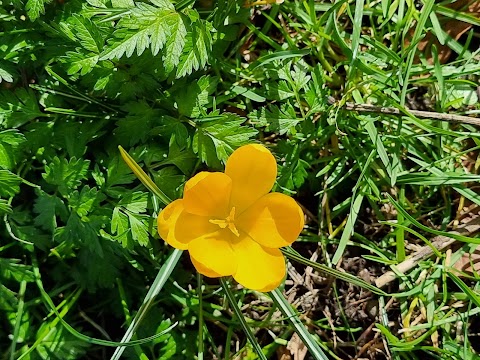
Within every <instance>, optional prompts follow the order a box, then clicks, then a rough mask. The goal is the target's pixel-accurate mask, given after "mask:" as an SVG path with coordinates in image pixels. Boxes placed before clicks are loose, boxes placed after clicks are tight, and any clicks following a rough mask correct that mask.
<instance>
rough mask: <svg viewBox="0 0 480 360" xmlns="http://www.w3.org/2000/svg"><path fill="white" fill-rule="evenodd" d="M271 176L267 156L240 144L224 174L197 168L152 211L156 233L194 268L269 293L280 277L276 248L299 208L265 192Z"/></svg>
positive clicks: (291, 229) (296, 225)
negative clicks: (176, 194) (178, 193)
mask: <svg viewBox="0 0 480 360" xmlns="http://www.w3.org/2000/svg"><path fill="white" fill-rule="evenodd" d="M276 177H277V163H276V161H275V158H274V157H273V155H272V154H271V153H270V151H268V150H267V149H266V148H265V147H263V146H261V145H246V146H242V147H240V148H239V149H237V150H236V151H234V152H233V154H232V155H231V156H230V157H229V159H228V161H227V165H226V168H225V173H221V172H200V173H198V174H197V175H195V176H194V177H193V178H192V179H190V180H189V181H187V183H186V184H185V189H184V194H183V199H179V200H175V201H173V202H172V203H170V204H169V205H168V206H167V207H165V208H164V209H163V210H162V211H161V212H160V214H159V215H158V232H159V234H160V236H161V237H162V238H163V239H164V240H165V241H166V242H167V243H169V244H170V245H171V246H173V247H175V248H177V249H181V250H188V252H189V254H190V258H191V260H192V263H193V265H194V266H195V268H196V269H197V271H198V272H199V273H201V274H203V275H205V276H208V277H220V276H230V275H232V276H233V278H234V279H235V280H236V281H237V282H238V283H240V284H242V285H243V286H245V287H247V288H249V289H253V290H258V291H270V290H273V289H275V288H276V287H277V286H278V285H280V283H281V282H282V280H283V278H284V276H285V259H284V257H283V254H282V253H281V251H280V250H279V248H280V247H282V246H287V245H290V244H291V243H292V242H294V241H295V240H296V239H297V237H298V235H299V234H300V232H301V231H302V229H303V225H304V219H303V212H302V210H301V208H300V206H298V204H297V203H296V202H295V200H293V199H292V198H290V197H288V196H286V195H283V194H280V193H269V192H270V190H271V189H272V187H273V184H274V183H275V179H276Z"/></svg>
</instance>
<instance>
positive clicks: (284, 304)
mask: <svg viewBox="0 0 480 360" xmlns="http://www.w3.org/2000/svg"><path fill="white" fill-rule="evenodd" d="M270 295H271V296H272V299H273V301H274V302H275V304H276V305H277V306H278V308H279V309H280V311H281V312H282V314H283V315H284V316H285V317H286V318H287V320H288V322H290V324H291V325H292V326H293V328H294V329H295V332H296V333H297V334H298V336H299V337H300V339H302V341H303V343H304V344H305V346H306V347H307V348H308V350H309V351H310V354H311V355H312V356H313V357H314V358H315V359H316V360H328V357H327V355H325V353H324V352H323V350H322V349H321V348H320V346H319V345H318V343H317V342H316V341H315V339H314V338H313V336H312V335H311V334H310V333H309V332H308V331H307V329H306V328H305V325H303V323H302V322H301V321H300V319H299V318H298V315H297V314H296V313H295V311H294V310H293V309H292V306H291V305H290V304H289V303H288V301H287V299H285V297H284V296H283V294H282V292H281V291H280V290H279V289H275V290H273V291H271V292H270Z"/></svg>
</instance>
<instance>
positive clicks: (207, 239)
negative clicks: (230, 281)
mask: <svg viewBox="0 0 480 360" xmlns="http://www.w3.org/2000/svg"><path fill="white" fill-rule="evenodd" d="M217 228H218V227H217ZM233 236H234V235H233V234H232V233H231V232H230V230H227V229H224V230H218V231H217V232H215V233H212V234H209V235H207V236H204V237H200V238H197V239H195V240H192V241H191V242H190V243H189V244H188V251H189V252H190V257H191V258H192V263H193V265H194V266H195V268H196V269H197V270H198V272H199V273H201V274H204V275H207V276H209V274H212V273H213V274H216V277H218V276H228V275H232V274H233V273H234V272H235V271H236V269H237V260H236V258H235V253H234V252H233V249H232V247H231V245H230V244H231V243H232V237H233ZM196 264H199V265H200V266H199V267H197V266H196Z"/></svg>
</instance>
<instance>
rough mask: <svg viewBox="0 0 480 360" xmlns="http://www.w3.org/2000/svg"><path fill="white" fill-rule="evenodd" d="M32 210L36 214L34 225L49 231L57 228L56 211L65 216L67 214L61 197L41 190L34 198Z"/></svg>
mask: <svg viewBox="0 0 480 360" xmlns="http://www.w3.org/2000/svg"><path fill="white" fill-rule="evenodd" d="M33 211H34V212H35V213H37V214H38V215H37V216H36V217H35V225H37V226H40V227H41V228H43V229H45V230H47V231H50V232H51V233H53V232H54V230H55V229H56V228H57V218H56V215H57V213H58V214H62V215H63V216H64V217H65V218H66V215H67V209H66V207H65V204H64V203H63V201H62V199H60V198H58V197H56V196H54V195H48V194H47V193H45V192H43V191H42V192H40V193H39V195H38V197H37V198H36V199H35V205H34V206H33Z"/></svg>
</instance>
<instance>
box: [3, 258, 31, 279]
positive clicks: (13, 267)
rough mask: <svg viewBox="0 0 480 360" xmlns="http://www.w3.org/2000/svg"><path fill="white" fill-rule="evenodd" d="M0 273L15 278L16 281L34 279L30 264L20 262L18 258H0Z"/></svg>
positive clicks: (5, 276)
mask: <svg viewBox="0 0 480 360" xmlns="http://www.w3.org/2000/svg"><path fill="white" fill-rule="evenodd" d="M0 274H1V276H2V277H3V278H6V279H11V278H13V279H15V280H17V281H27V282H33V281H35V277H34V276H33V272H32V269H31V266H27V265H23V264H21V261H20V260H18V259H2V258H0Z"/></svg>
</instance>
